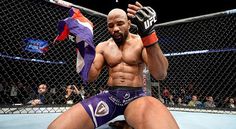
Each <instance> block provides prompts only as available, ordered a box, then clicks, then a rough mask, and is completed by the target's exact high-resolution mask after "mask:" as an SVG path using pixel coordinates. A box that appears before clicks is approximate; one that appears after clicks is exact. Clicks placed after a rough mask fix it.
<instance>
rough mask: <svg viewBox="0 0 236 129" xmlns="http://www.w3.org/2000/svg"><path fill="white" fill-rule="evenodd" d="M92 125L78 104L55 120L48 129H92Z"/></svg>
mask: <svg viewBox="0 0 236 129" xmlns="http://www.w3.org/2000/svg"><path fill="white" fill-rule="evenodd" d="M93 128H94V125H93V122H92V120H91V119H90V117H89V115H88V114H87V112H86V111H85V109H84V107H83V106H82V105H81V104H80V103H78V104H76V105H74V106H72V107H71V108H70V109H68V110H67V111H65V112H64V113H63V114H61V115H60V116H59V117H58V118H56V119H55V120H54V121H53V122H52V123H51V124H50V125H49V126H48V129H93Z"/></svg>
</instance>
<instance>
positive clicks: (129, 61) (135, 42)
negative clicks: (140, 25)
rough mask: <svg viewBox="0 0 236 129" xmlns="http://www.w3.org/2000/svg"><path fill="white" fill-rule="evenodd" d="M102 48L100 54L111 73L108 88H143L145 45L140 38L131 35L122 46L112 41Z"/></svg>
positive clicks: (105, 43)
mask: <svg viewBox="0 0 236 129" xmlns="http://www.w3.org/2000/svg"><path fill="white" fill-rule="evenodd" d="M102 46H103V47H102V50H101V51H100V52H101V54H102V55H103V57H104V59H105V63H106V65H107V67H108V71H109V79H108V86H132V87H141V86H143V68H144V63H143V59H142V51H143V45H142V43H141V41H140V38H139V37H138V36H134V35H130V36H129V38H128V40H127V41H126V43H125V44H124V45H121V46H117V45H116V44H115V42H114V41H113V40H112V39H109V40H108V41H106V42H104V43H103V44H102Z"/></svg>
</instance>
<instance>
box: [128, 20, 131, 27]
mask: <svg viewBox="0 0 236 129" xmlns="http://www.w3.org/2000/svg"><path fill="white" fill-rule="evenodd" d="M130 26H131V21H130V20H128V29H130Z"/></svg>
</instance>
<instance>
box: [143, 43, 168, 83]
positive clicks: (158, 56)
mask: <svg viewBox="0 0 236 129" xmlns="http://www.w3.org/2000/svg"><path fill="white" fill-rule="evenodd" d="M146 52H147V66H148V69H149V71H150V73H151V75H152V76H153V77H154V78H155V79H156V80H163V79H165V78H166V76H167V69H168V66H169V64H168V60H167V58H166V57H165V56H164V54H163V52H162V50H161V48H160V46H159V45H158V44H155V45H153V46H150V47H147V48H146Z"/></svg>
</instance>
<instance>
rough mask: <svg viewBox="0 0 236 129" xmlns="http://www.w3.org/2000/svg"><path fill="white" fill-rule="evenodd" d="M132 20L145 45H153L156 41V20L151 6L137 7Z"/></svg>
mask: <svg viewBox="0 0 236 129" xmlns="http://www.w3.org/2000/svg"><path fill="white" fill-rule="evenodd" d="M132 21H133V22H134V24H136V25H137V27H138V33H139V35H140V36H141V38H142V41H143V45H144V46H145V47H148V46H151V45H154V44H155V43H156V42H157V41H158V38H157V36H156V31H155V28H154V25H155V22H156V21H157V17H156V12H155V11H154V10H153V9H152V8H151V7H142V8H141V9H139V10H138V11H137V12H136V14H135V15H134V18H133V19H132Z"/></svg>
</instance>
